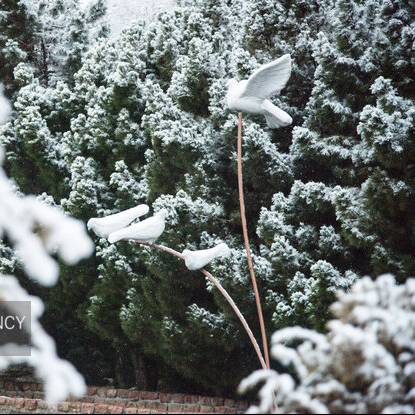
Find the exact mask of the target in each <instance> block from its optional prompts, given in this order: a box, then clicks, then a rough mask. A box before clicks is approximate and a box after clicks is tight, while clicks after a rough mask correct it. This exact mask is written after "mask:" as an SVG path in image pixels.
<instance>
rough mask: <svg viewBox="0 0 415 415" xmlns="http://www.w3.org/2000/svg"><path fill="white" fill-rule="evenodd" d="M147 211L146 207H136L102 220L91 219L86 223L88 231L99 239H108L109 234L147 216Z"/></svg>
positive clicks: (148, 209)
mask: <svg viewBox="0 0 415 415" xmlns="http://www.w3.org/2000/svg"><path fill="white" fill-rule="evenodd" d="M149 211H150V208H149V207H148V206H147V205H138V206H136V207H134V208H131V209H127V210H124V211H122V212H119V213H115V214H114V215H110V216H105V217H104V218H92V219H90V220H89V221H88V229H89V230H92V231H93V232H94V233H95V234H96V235H97V236H99V237H101V238H108V236H109V235H110V234H111V233H113V232H115V231H118V230H120V229H123V228H125V227H126V226H128V225H129V224H130V223H132V222H134V221H135V220H137V219H138V218H140V217H141V216H144V215H147V213H148V212H149Z"/></svg>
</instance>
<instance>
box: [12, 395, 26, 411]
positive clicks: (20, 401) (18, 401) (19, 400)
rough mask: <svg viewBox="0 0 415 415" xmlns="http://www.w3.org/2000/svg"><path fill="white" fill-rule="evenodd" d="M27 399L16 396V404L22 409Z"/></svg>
mask: <svg viewBox="0 0 415 415" xmlns="http://www.w3.org/2000/svg"><path fill="white" fill-rule="evenodd" d="M24 403H25V400H24V399H23V398H16V399H15V401H14V405H13V406H15V407H16V408H18V409H22V408H23V407H24Z"/></svg>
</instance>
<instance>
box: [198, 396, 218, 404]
mask: <svg viewBox="0 0 415 415" xmlns="http://www.w3.org/2000/svg"><path fill="white" fill-rule="evenodd" d="M199 402H200V404H201V405H204V406H216V405H220V406H223V400H221V401H218V400H216V398H212V397H210V396H200V397H199Z"/></svg>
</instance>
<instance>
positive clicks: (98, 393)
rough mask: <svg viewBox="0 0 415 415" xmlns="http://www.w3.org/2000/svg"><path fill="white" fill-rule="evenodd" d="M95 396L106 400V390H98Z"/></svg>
mask: <svg viewBox="0 0 415 415" xmlns="http://www.w3.org/2000/svg"><path fill="white" fill-rule="evenodd" d="M96 394H97V395H98V396H99V397H100V398H106V397H107V388H98V389H97V392H96Z"/></svg>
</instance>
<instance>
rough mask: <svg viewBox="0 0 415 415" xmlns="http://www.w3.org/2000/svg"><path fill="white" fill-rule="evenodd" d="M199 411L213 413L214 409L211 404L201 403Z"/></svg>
mask: <svg viewBox="0 0 415 415" xmlns="http://www.w3.org/2000/svg"><path fill="white" fill-rule="evenodd" d="M200 412H201V413H202V414H213V413H214V412H215V410H214V409H213V408H212V407H211V406H206V405H202V406H201V407H200Z"/></svg>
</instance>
